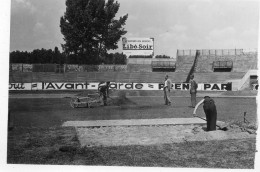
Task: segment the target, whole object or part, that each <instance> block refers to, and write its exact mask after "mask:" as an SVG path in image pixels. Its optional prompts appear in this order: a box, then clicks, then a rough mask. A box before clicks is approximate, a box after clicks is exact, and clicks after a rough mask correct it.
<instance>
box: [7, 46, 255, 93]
mask: <svg viewBox="0 0 260 172" xmlns="http://www.w3.org/2000/svg"><path fill="white" fill-rule="evenodd" d="M257 55H258V54H257V50H254V51H246V50H243V49H229V50H227V49H223V50H221V49H220V50H219V49H216V50H213V49H210V50H205V49H203V50H177V56H176V59H172V58H170V59H160V58H136V59H135V58H129V59H128V61H127V64H126V65H79V64H75V65H71V64H63V65H57V64H10V72H9V83H33V82H100V81H105V80H109V81H113V82H137V83H138V82H147V83H161V82H163V79H164V76H165V74H166V73H167V74H168V75H169V76H170V78H171V79H172V81H173V82H174V83H183V82H189V76H190V75H191V74H194V75H195V78H196V81H197V82H198V83H228V82H232V83H233V86H232V87H233V90H240V89H245V88H249V87H250V83H252V82H253V83H255V82H257V80H258V76H257V69H258V67H257V60H258V59H257Z"/></svg>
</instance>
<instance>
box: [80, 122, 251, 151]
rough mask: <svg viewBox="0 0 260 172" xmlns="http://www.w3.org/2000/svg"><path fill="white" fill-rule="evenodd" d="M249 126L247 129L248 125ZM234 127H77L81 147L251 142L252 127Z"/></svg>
mask: <svg viewBox="0 0 260 172" xmlns="http://www.w3.org/2000/svg"><path fill="white" fill-rule="evenodd" d="M248 126H249V125H248ZM248 126H247V127H246V128H243V127H242V126H238V125H234V124H233V125H231V126H228V127H226V128H227V131H223V130H220V129H219V128H218V130H216V131H209V132H207V131H205V130H206V128H205V126H201V125H197V126H196V125H176V126H173V125H168V126H166V125H158V126H111V127H91V128H90V127H88V128H86V127H77V128H76V131H77V136H78V139H79V142H80V145H81V147H92V146H125V145H153V144H170V143H180V142H191V141H212V140H229V139H255V138H256V127H255V128H254V127H253V126H252V127H251V129H250V127H248Z"/></svg>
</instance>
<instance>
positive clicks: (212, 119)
mask: <svg viewBox="0 0 260 172" xmlns="http://www.w3.org/2000/svg"><path fill="white" fill-rule="evenodd" d="M202 103H203V104H204V105H203V109H204V112H205V114H206V121H207V131H213V130H216V124H217V109H216V105H215V102H214V100H213V99H212V98H210V97H209V96H205V97H204V99H202V100H201V101H200V102H199V103H198V104H197V105H196V107H195V109H194V111H193V115H194V116H195V115H196V110H197V108H198V107H199V106H200V105H201V104H202Z"/></svg>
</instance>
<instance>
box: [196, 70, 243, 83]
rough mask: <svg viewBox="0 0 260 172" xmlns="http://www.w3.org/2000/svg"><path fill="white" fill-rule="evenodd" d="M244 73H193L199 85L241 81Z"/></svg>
mask: <svg viewBox="0 0 260 172" xmlns="http://www.w3.org/2000/svg"><path fill="white" fill-rule="evenodd" d="M244 75H245V72H214V73H213V72H201V73H198V72H196V73H194V76H195V80H196V81H197V82H199V83H223V82H226V81H228V80H234V79H242V78H243V76H244Z"/></svg>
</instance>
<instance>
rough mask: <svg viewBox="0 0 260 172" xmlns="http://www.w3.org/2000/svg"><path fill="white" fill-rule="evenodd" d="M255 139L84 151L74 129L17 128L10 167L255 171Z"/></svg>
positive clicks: (10, 149)
mask: <svg viewBox="0 0 260 172" xmlns="http://www.w3.org/2000/svg"><path fill="white" fill-rule="evenodd" d="M255 142H256V141H255V140H254V139H246V140H225V141H208V142H186V143H174V144H162V145H152V146H138V145H131V146H117V147H91V148H87V147H85V148H81V147H80V144H79V141H78V140H77V137H76V133H75V129H74V128H59V127H51V128H48V129H46V128H24V127H21V128H15V129H14V130H12V131H10V132H9V135H8V157H7V162H8V163H10V164H13V163H15V164H64V165H65V164H66V165H104V166H143V167H144V166H145V167H148V166H149V167H192V168H234V169H238V168H239V169H252V168H254V156H255V149H256V148H255Z"/></svg>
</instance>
